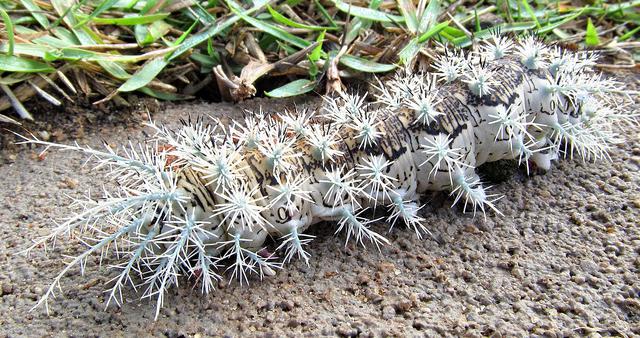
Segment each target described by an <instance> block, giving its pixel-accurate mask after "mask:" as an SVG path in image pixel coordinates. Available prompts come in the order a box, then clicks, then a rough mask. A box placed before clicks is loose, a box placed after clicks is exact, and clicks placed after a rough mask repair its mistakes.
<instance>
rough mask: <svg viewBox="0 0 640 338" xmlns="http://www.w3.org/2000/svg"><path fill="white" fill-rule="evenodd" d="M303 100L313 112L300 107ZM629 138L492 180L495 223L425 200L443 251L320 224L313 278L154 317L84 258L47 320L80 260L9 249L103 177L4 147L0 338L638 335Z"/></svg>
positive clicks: (215, 109)
mask: <svg viewBox="0 0 640 338" xmlns="http://www.w3.org/2000/svg"><path fill="white" fill-rule="evenodd" d="M636 79H637V78H636ZM636 81H637V80H636ZM307 101H311V102H314V100H309V99H307V98H302V99H298V100H296V103H297V104H298V105H304V104H306V103H307ZM292 104H293V102H291V101H279V100H266V99H255V100H251V101H248V102H246V103H243V104H240V105H231V104H194V103H187V104H181V105H170V106H166V107H165V106H162V107H161V109H159V111H158V112H157V113H155V115H154V119H155V120H157V121H159V122H163V123H167V124H169V125H177V123H178V119H179V118H181V117H183V118H185V117H187V116H189V115H191V116H192V117H195V116H199V115H205V114H211V115H214V116H225V118H233V117H237V116H239V115H240V114H241V109H243V108H247V109H256V108H257V107H258V106H263V108H264V109H266V110H282V109H283V108H285V107H292ZM636 108H637V107H636ZM139 120H142V119H139ZM70 132H75V131H74V130H70ZM54 134H55V133H54ZM58 134H60V133H58ZM72 134H73V133H72ZM83 135H84V137H83V138H81V139H80V140H79V141H80V142H81V143H88V144H92V145H96V146H97V145H99V144H100V142H101V140H102V139H105V140H107V141H108V142H109V143H111V144H122V142H124V141H125V140H126V139H127V138H131V139H133V140H138V139H142V138H143V137H144V128H143V127H142V126H140V124H139V123H124V124H118V123H110V124H106V126H104V127H100V128H94V129H91V130H88V131H85V132H83ZM626 135H627V137H628V141H627V142H626V143H624V144H621V145H620V146H619V147H617V148H616V149H614V150H613V152H612V153H611V156H612V160H613V161H612V162H600V163H595V164H594V163H582V162H579V161H560V162H559V163H557V164H556V165H555V166H554V168H553V169H552V170H551V171H550V172H547V173H544V174H537V175H534V176H532V177H526V176H525V175H524V174H523V173H522V172H520V171H519V172H517V173H516V174H515V175H514V176H513V177H511V178H509V179H508V180H506V181H505V182H502V183H499V184H497V185H496V186H495V187H494V188H493V192H495V193H499V194H502V195H504V198H502V199H501V200H500V201H499V202H498V203H497V207H498V208H499V209H500V210H501V211H502V213H503V214H504V215H503V216H500V215H496V214H494V213H490V214H488V215H487V217H486V219H485V218H483V217H482V216H476V217H475V218H474V217H473V216H472V215H471V214H463V213H462V211H461V210H460V209H459V208H457V207H454V208H450V207H449V205H450V203H451V199H448V198H447V196H446V195H444V194H441V193H436V194H433V195H429V196H424V199H423V201H424V202H426V203H428V207H426V208H425V209H423V214H424V217H425V218H426V222H427V224H428V227H429V229H430V230H431V231H432V232H433V233H434V234H435V235H436V236H437V237H439V238H440V239H441V243H438V242H436V241H434V240H432V239H429V238H427V239H423V240H419V239H418V238H416V236H415V235H414V234H413V233H412V232H411V231H408V230H407V229H404V228H403V227H401V226H397V227H396V228H395V229H394V230H393V231H392V232H391V233H386V229H387V226H386V225H385V224H383V223H380V224H377V225H376V226H375V229H376V230H377V231H379V232H384V233H385V234H386V235H387V237H388V238H389V240H390V243H391V244H390V245H388V246H384V247H383V248H382V250H381V252H378V251H376V250H375V248H372V247H368V248H367V249H363V248H361V247H357V246H354V245H352V244H349V245H347V246H346V247H345V245H344V236H343V235H340V234H338V235H334V231H335V224H331V223H324V224H321V225H318V226H316V227H315V228H314V229H313V230H312V231H311V234H313V235H315V236H317V238H316V239H315V240H314V241H313V242H312V243H311V244H310V247H309V250H310V252H311V254H312V259H311V261H310V265H309V266H306V265H305V264H304V262H302V261H294V262H293V263H292V264H289V265H287V266H286V267H285V269H283V270H281V271H279V272H278V274H277V275H276V276H274V277H269V278H267V279H266V280H264V281H262V282H260V281H259V280H256V279H254V280H253V281H252V285H251V286H250V287H240V286H239V285H237V283H235V282H230V283H223V284H222V285H220V287H219V290H216V291H215V292H214V293H213V294H210V295H209V296H203V295H201V294H200V291H199V289H198V287H195V288H194V287H193V285H192V284H190V283H189V281H187V280H183V281H181V282H182V284H181V287H180V288H173V289H172V290H171V292H170V293H169V294H168V296H167V298H166V300H165V306H164V308H163V309H162V310H161V312H160V316H159V319H158V320H157V321H154V320H153V317H154V311H155V308H154V306H155V303H153V302H149V301H138V300H137V296H138V295H136V293H135V292H134V291H132V290H128V291H127V293H128V294H127V295H125V296H128V299H129V300H130V301H129V302H127V303H125V304H124V306H123V307H122V308H114V307H110V308H109V309H106V311H105V306H104V300H105V298H104V294H103V292H102V290H103V289H104V288H105V285H104V284H105V283H107V282H108V280H109V279H110V278H109V276H108V275H107V274H106V270H104V269H102V270H100V269H98V268H97V267H96V266H95V263H96V261H97V260H96V259H92V260H90V261H89V266H90V267H89V270H88V273H87V274H86V275H85V276H81V275H80V273H79V270H78V269H73V271H72V272H71V273H70V274H69V275H68V276H67V278H66V279H64V281H63V283H62V288H63V291H64V293H63V294H61V295H59V297H58V298H57V299H56V300H55V301H54V302H53V303H52V304H51V314H50V316H47V315H46V314H45V313H44V311H43V310H42V309H37V310H35V311H33V312H30V311H29V310H30V309H31V307H32V306H33V305H34V304H35V303H36V301H37V299H38V297H39V296H40V295H41V294H42V293H43V290H44V289H45V288H46V287H47V286H48V284H49V283H50V282H51V281H52V279H53V277H54V276H55V274H56V273H57V272H58V271H59V270H61V269H62V268H63V266H64V265H63V261H62V260H60V258H59V257H61V255H65V254H74V253H77V252H78V250H79V249H80V248H79V247H74V246H72V245H69V244H66V243H64V241H62V242H60V243H58V246H57V247H56V249H54V250H52V251H49V252H47V253H45V252H44V251H43V250H36V251H34V252H33V254H32V255H31V256H29V257H26V256H24V255H20V254H18V252H19V251H20V250H23V249H25V248H26V247H27V246H28V245H29V243H30V241H31V240H32V239H34V238H36V237H38V236H40V235H43V234H45V233H47V231H48V230H47V229H49V228H50V227H51V226H52V225H53V224H54V220H60V219H62V218H63V217H65V215H67V212H68V211H67V209H66V206H67V205H68V204H69V201H70V199H69V197H68V196H71V197H79V196H81V195H82V194H84V193H85V191H87V190H88V189H91V190H92V191H97V190H98V189H100V187H101V183H102V182H103V176H104V171H95V170H92V168H91V167H90V166H83V163H84V161H83V157H82V156H81V155H80V154H77V153H69V152H60V151H51V152H49V153H48V154H47V155H46V156H45V157H44V158H38V156H37V151H36V149H30V148H29V147H26V146H23V147H10V149H5V150H3V151H1V152H2V153H3V154H2V156H3V157H2V158H3V159H4V160H3V163H0V179H1V180H2V182H3V184H2V186H1V187H0V204H1V205H2V207H1V208H0V236H1V237H2V240H0V271H1V273H0V336H125V335H126V336H130V335H137V336H140V337H142V336H148V335H152V336H158V337H163V336H166V337H183V336H184V337H205V336H223V335H226V336H236V337H240V336H242V337H244V336H275V337H279V336H302V335H305V336H319V335H326V336H389V335H391V336H444V335H446V336H460V335H468V336H531V335H545V336H546V335H548V336H572V335H587V334H595V335H602V336H607V335H629V336H631V335H639V334H640V301H639V299H638V296H639V293H640V283H638V280H639V274H638V271H639V269H640V258H639V256H640V255H639V254H640V228H639V226H638V220H639V219H640V187H639V185H640V171H639V169H640V168H639V167H640V130H639V129H633V130H627V131H626ZM58 136H59V135H58ZM63 138H64V137H63ZM70 141H71V139H67V140H65V141H64V142H70Z"/></svg>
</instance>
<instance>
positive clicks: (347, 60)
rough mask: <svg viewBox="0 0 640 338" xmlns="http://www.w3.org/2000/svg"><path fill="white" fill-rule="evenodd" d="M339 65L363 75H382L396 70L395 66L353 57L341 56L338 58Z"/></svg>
mask: <svg viewBox="0 0 640 338" xmlns="http://www.w3.org/2000/svg"><path fill="white" fill-rule="evenodd" d="M340 63H341V64H343V65H345V66H347V67H349V68H352V69H355V70H359V71H361V72H365V73H384V72H389V71H392V70H394V69H396V65H391V64H387V63H378V62H375V61H371V60H367V59H363V58H361V57H357V56H353V55H343V56H341V57H340Z"/></svg>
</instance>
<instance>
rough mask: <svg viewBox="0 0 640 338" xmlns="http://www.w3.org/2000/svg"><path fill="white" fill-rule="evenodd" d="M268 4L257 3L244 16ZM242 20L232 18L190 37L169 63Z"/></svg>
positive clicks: (177, 49)
mask: <svg viewBox="0 0 640 338" xmlns="http://www.w3.org/2000/svg"><path fill="white" fill-rule="evenodd" d="M265 4H266V3H264V2H260V3H256V5H255V6H254V7H252V8H250V9H248V10H246V11H244V12H243V14H245V15H249V14H251V13H253V12H255V11H257V10H259V9H261V8H262V7H263V6H264V5H265ZM239 20H240V17H239V16H237V15H236V16H232V17H230V18H228V19H226V20H224V21H223V22H222V23H219V24H217V25H215V26H212V27H209V28H207V29H205V30H203V31H200V32H198V33H196V34H194V35H192V36H190V37H189V38H187V39H185V40H184V42H183V43H180V45H179V46H178V47H177V48H176V50H175V51H174V52H173V54H171V56H170V57H169V61H172V60H173V59H175V58H177V57H179V56H180V55H182V54H184V53H185V52H187V51H189V50H191V49H193V48H194V47H195V46H197V45H199V44H201V43H203V42H205V41H207V40H208V39H209V38H211V37H213V36H215V35H218V34H220V32H222V31H224V30H225V29H227V28H229V27H231V25H233V24H234V23H236V22H237V21H239Z"/></svg>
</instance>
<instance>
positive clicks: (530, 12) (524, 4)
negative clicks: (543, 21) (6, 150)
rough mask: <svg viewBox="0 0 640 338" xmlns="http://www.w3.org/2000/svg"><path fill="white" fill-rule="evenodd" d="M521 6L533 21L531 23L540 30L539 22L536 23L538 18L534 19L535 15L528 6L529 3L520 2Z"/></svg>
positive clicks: (524, 0)
mask: <svg viewBox="0 0 640 338" xmlns="http://www.w3.org/2000/svg"><path fill="white" fill-rule="evenodd" d="M522 6H523V7H524V9H525V10H526V11H527V13H528V14H529V16H530V17H531V19H533V21H534V22H535V23H536V27H538V28H542V25H540V21H538V18H537V17H536V13H534V11H533V9H532V8H531V6H529V3H528V2H527V0H522Z"/></svg>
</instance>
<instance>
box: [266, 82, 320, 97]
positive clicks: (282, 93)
mask: <svg viewBox="0 0 640 338" xmlns="http://www.w3.org/2000/svg"><path fill="white" fill-rule="evenodd" d="M315 86H316V83H315V81H311V80H308V79H300V80H295V81H293V82H289V83H287V84H286V85H284V86H282V87H278V88H276V89H274V90H272V91H269V92H265V95H267V96H269V97H290V96H297V95H302V94H305V93H308V92H310V91H312V90H313V88H315Z"/></svg>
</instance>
